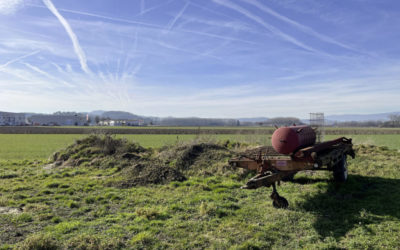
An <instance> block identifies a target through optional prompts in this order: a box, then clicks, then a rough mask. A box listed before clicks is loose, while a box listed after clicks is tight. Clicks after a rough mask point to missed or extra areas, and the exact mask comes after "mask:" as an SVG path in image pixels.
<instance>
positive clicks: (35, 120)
mask: <svg viewBox="0 0 400 250" xmlns="http://www.w3.org/2000/svg"><path fill="white" fill-rule="evenodd" d="M29 120H30V122H31V124H32V125H34V126H83V125H85V124H86V122H87V121H86V118H85V117H83V116H79V115H33V116H31V117H30V118H29Z"/></svg>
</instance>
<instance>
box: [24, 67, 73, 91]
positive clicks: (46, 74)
mask: <svg viewBox="0 0 400 250" xmlns="http://www.w3.org/2000/svg"><path fill="white" fill-rule="evenodd" d="M23 64H24V65H25V66H26V67H28V68H30V69H32V70H33V71H35V72H37V73H39V74H41V75H43V76H45V77H47V78H49V79H51V80H55V81H58V82H61V83H62V84H64V85H66V86H68V87H73V86H72V85H71V84H70V83H68V82H66V81H64V80H61V79H59V78H57V77H54V76H52V75H50V74H49V73H47V72H45V71H43V70H41V69H39V68H38V67H36V66H33V65H31V64H29V63H23Z"/></svg>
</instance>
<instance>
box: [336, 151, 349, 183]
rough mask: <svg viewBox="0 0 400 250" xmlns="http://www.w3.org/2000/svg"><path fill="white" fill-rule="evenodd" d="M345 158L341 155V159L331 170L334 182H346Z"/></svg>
mask: <svg viewBox="0 0 400 250" xmlns="http://www.w3.org/2000/svg"><path fill="white" fill-rule="evenodd" d="M347 176H348V170H347V157H346V155H343V157H342V159H341V160H340V161H339V162H338V163H337V164H336V166H335V167H334V169H333V179H334V180H335V182H345V181H346V180H347Z"/></svg>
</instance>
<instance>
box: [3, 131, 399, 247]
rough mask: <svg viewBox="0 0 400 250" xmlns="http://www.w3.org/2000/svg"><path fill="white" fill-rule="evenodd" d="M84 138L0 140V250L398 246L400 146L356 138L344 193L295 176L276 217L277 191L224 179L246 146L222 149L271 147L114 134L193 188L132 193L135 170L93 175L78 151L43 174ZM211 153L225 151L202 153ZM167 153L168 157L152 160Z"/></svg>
mask: <svg viewBox="0 0 400 250" xmlns="http://www.w3.org/2000/svg"><path fill="white" fill-rule="evenodd" d="M85 137H86V135H40V134H33V135H21V134H18V135H16V134H1V135H0V159H1V160H0V224H1V225H2V227H1V228H0V249H12V248H20V249H32V248H34V247H36V248H39V247H43V246H47V247H49V248H48V249H60V248H68V249H124V248H134V249H138V248H142V249H149V248H150V249H151V248H154V249H167V248H168V249H182V248H185V249H193V248H218V249H228V248H231V249H271V248H274V249H276V248H286V249H296V248H304V249H315V248H323V249H325V248H332V249H336V248H350V249H351V248H355V249H360V248H361V249H365V248H368V249H375V248H392V249H393V248H397V247H398V246H399V245H400V210H399V209H398V208H399V207H400V152H399V149H400V135H354V136H349V137H352V138H353V139H354V142H355V143H356V144H359V145H357V146H355V148H356V155H357V157H356V158H355V159H349V179H348V182H346V183H345V184H343V185H337V184H335V183H334V182H333V180H332V176H331V173H328V172H318V173H308V172H307V173H299V174H297V175H296V177H295V179H294V181H293V182H283V183H282V184H281V186H280V187H279V188H278V190H279V193H280V194H281V195H282V196H284V197H286V198H287V199H288V201H289V203H290V205H289V208H288V209H275V208H273V206H272V204H271V200H270V199H269V195H270V192H271V189H270V188H260V189H257V190H242V189H239V187H240V186H241V185H243V184H244V183H245V182H246V180H247V179H248V178H249V177H250V176H251V174H250V173H243V171H239V170H237V169H231V168H229V167H228V166H227V160H228V159H229V158H230V157H231V156H233V155H234V154H235V152H240V151H241V150H243V149H244V148H241V147H246V146H240V145H239V146H235V145H234V144H226V143H225V144H221V143H218V141H223V140H227V139H229V140H230V141H241V142H245V143H247V144H252V145H256V144H266V143H269V139H268V137H269V136H268V135H266V136H264V137H263V138H260V135H237V134H234V135H204V136H203V135H201V136H198V135H117V136H116V138H117V139H118V138H126V139H128V140H129V141H135V142H138V143H139V144H141V145H143V146H144V147H146V148H149V147H152V148H156V149H153V150H147V149H140V148H139V149H140V150H139V151H140V152H142V151H143V152H144V153H142V154H144V155H143V157H142V158H143V159H150V162H153V163H154V164H166V165H167V166H169V167H171V168H175V169H180V170H181V171H182V173H183V174H184V176H185V177H186V180H181V181H169V182H165V183H160V184H151V183H149V184H147V185H133V186H131V185H126V184H129V183H132V182H134V181H137V179H132V180H131V179H129V178H130V177H129V175H127V174H126V173H128V172H124V171H125V170H129V168H130V165H127V163H129V162H126V161H121V162H120V161H115V160H114V161H110V159H109V158H106V160H105V161H104V163H102V164H99V165H96V164H95V165H93V164H92V163H91V162H93V160H95V159H97V158H93V160H90V161H88V159H86V158H85V157H87V156H86V154H87V153H85V152H86V151H85V152H83V151H82V152H81V153H80V152H78V153H75V154H74V155H73V157H78V158H76V159H83V163H79V162H78V163H74V164H75V165H74V164H73V165H68V164H66V165H65V166H64V165H61V166H60V167H57V166H56V165H49V164H48V163H49V162H48V160H47V159H48V158H49V156H50V155H52V153H53V152H54V151H58V150H61V153H60V155H65V154H66V152H67V151H65V150H63V148H65V147H66V146H68V145H71V144H73V143H74V141H75V140H77V139H80V141H82V140H83V139H84V138H85ZM336 137H338V136H336V135H329V136H327V138H326V139H331V138H336ZM365 143H366V144H376V145H379V146H372V145H364V144H365ZM175 144H177V145H175ZM209 144H210V145H219V146H218V147H216V146H213V147H210V148H207V147H204V145H209ZM164 145H167V146H168V147H167V149H163V150H160V149H157V148H159V147H161V146H164ZM78 146H79V145H77V146H76V148H82V146H79V147H78ZM135 147H137V146H135ZM196 147H204V148H203V149H204V151H201V152H203V153H201V154H199V155H196V157H195V158H187V156H188V155H189V156H193V153H191V152H192V151H191V150H193V149H194V148H196ZM214 147H216V148H217V149H218V150H217V149H215V148H214ZM136 149H137V150H138V148H136ZM139 151H138V152H139ZM87 152H91V151H87ZM89 157H90V156H89ZM89 159H92V158H89ZM165 159H170V160H165ZM89 162H90V164H89ZM139 164H141V163H139ZM149 166H151V165H149ZM182 166H184V167H185V169H182ZM127 176H128V177H127ZM149 176H150V177H151V178H154V177H153V176H152V175H149ZM126 178H128V181H129V180H130V181H132V182H126V181H127V180H126ZM118 183H123V185H122V184H118Z"/></svg>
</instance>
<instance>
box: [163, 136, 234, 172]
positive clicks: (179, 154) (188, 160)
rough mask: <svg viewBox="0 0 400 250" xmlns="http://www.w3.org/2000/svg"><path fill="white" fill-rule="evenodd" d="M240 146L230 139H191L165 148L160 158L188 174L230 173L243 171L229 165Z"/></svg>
mask: <svg viewBox="0 0 400 250" xmlns="http://www.w3.org/2000/svg"><path fill="white" fill-rule="evenodd" d="M239 147H240V145H239V144H231V143H230V142H229V141H225V142H220V143H215V142H201V141H200V142H198V141H189V142H184V143H182V144H177V145H173V146H170V147H165V148H163V149H162V150H161V151H160V153H159V156H158V158H159V159H160V160H161V161H162V162H164V163H165V164H167V165H169V166H172V167H173V168H175V169H177V170H179V171H181V172H182V173H184V174H185V175H187V176H208V175H214V174H218V175H230V174H233V173H239V172H241V171H240V170H238V169H236V168H232V167H231V166H229V165H228V160H229V159H230V158H232V157H233V156H234V155H236V153H237V151H238V150H240V149H239Z"/></svg>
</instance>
